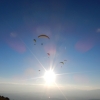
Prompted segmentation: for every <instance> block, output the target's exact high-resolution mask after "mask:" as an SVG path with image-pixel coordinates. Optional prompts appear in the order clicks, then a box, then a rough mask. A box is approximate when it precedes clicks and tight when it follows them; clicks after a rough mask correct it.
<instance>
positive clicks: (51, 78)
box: [43, 70, 56, 85]
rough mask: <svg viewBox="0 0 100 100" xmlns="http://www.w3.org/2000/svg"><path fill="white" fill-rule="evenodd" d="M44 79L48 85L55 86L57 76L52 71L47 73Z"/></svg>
mask: <svg viewBox="0 0 100 100" xmlns="http://www.w3.org/2000/svg"><path fill="white" fill-rule="evenodd" d="M43 78H44V80H45V82H46V84H47V85H53V83H54V82H55V79H56V74H55V73H54V72H53V71H52V70H49V71H45V73H44V76H43Z"/></svg>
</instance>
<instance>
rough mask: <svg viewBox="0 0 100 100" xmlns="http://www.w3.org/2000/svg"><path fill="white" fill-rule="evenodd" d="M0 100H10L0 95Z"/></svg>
mask: <svg viewBox="0 0 100 100" xmlns="http://www.w3.org/2000/svg"><path fill="white" fill-rule="evenodd" d="M0 100H10V99H9V98H8V97H4V96H0Z"/></svg>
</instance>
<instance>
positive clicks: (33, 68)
mask: <svg viewBox="0 0 100 100" xmlns="http://www.w3.org/2000/svg"><path fill="white" fill-rule="evenodd" d="M99 4H100V1H99V0H95V1H91V0H84V1H83V0H75V1H74V0H70V1H69V0H57V1H56V0H25V1H23V0H21V1H20V0H17V1H13V0H9V1H7V0H5V1H0V82H1V83H2V82H4V83H6V84H8V83H7V82H11V83H16V82H17V83H20V81H21V80H25V79H30V78H34V77H38V76H40V75H43V74H44V70H43V68H42V67H41V65H40V63H39V62H38V61H37V59H38V60H39V61H40V62H41V63H42V64H43V66H44V67H45V68H46V69H49V66H50V65H52V66H53V67H54V66H55V73H57V74H62V73H69V74H67V75H61V76H58V77H57V80H56V81H57V83H58V84H60V85H62V86H66V85H67V84H68V85H69V84H70V85H71V86H72V87H73V86H77V87H78V86H81V89H87V88H84V87H85V86H90V88H88V89H91V88H92V89H95V88H96V89H99V88H100V85H99V84H100V81H99V76H100V55H99V54H100V53H99V52H100V5H99ZM41 34H46V35H48V36H49V37H50V40H49V39H40V38H38V35H41ZM33 39H36V40H37V42H36V45H34V42H33ZM41 43H43V46H42V45H41ZM48 52H49V53H50V54H51V56H50V57H49V58H48V55H47V53H48ZM34 55H35V56H36V57H34ZM36 58H37V59H36ZM65 59H66V60H67V62H66V63H65V64H64V65H63V67H62V68H61V64H60V63H59V62H61V61H64V60H65ZM38 70H41V72H40V73H39V72H38ZM31 81H32V80H31ZM27 83H30V84H35V83H36V82H35V81H32V82H30V81H28V80H27V82H26V84H27ZM37 83H39V84H42V83H43V81H42V80H39V81H38V82H37ZM78 89H79V88H78Z"/></svg>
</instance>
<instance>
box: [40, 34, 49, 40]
mask: <svg viewBox="0 0 100 100" xmlns="http://www.w3.org/2000/svg"><path fill="white" fill-rule="evenodd" d="M38 38H48V39H50V38H49V36H47V35H44V34H42V35H39V36H38Z"/></svg>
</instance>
